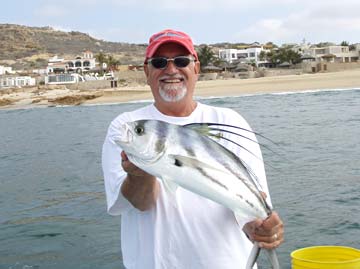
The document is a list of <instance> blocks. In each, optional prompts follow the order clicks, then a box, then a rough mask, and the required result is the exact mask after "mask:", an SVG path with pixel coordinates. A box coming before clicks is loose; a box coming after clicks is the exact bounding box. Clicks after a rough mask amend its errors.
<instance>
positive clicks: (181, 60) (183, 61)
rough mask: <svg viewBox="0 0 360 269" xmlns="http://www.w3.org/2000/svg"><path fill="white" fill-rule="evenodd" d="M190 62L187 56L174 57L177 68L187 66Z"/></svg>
mask: <svg viewBox="0 0 360 269" xmlns="http://www.w3.org/2000/svg"><path fill="white" fill-rule="evenodd" d="M189 63H190V58H189V57H175V59H174V64H175V65H176V66H177V67H179V68H184V67H187V66H188V65H189Z"/></svg>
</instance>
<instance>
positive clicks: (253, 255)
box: [245, 242, 260, 269]
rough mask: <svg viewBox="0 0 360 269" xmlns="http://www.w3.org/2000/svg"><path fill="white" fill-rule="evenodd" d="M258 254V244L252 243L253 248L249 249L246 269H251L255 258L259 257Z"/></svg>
mask: <svg viewBox="0 0 360 269" xmlns="http://www.w3.org/2000/svg"><path fill="white" fill-rule="evenodd" d="M259 254H260V247H259V244H258V243H257V242H255V243H254V246H253V247H252V249H251V252H250V255H249V258H248V260H247V263H246V267H245V268H246V269H252V268H253V267H254V265H255V263H256V260H257V258H258V257H259Z"/></svg>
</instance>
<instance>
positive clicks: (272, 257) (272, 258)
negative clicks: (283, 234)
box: [266, 249, 280, 269]
mask: <svg viewBox="0 0 360 269" xmlns="http://www.w3.org/2000/svg"><path fill="white" fill-rule="evenodd" d="M266 254H267V255H268V257H269V260H270V263H271V266H272V268H273V269H280V265H279V260H278V257H277V255H276V251H275V249H267V250H266Z"/></svg>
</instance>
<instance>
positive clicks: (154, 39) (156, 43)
mask: <svg viewBox="0 0 360 269" xmlns="http://www.w3.org/2000/svg"><path fill="white" fill-rule="evenodd" d="M171 42H173V43H178V44H180V45H181V46H183V47H185V48H186V49H187V50H188V51H189V52H190V54H192V55H193V56H194V57H195V59H196V60H199V58H198V55H197V53H196V50H195V48H194V45H193V43H192V40H191V38H190V36H188V35H187V34H185V33H183V32H180V31H175V30H171V29H166V30H163V31H161V32H159V33H156V34H153V35H152V36H151V37H150V39H149V45H148V47H147V48H146V53H145V62H146V60H147V59H149V58H151V57H153V56H154V54H155V52H156V50H157V49H158V48H159V47H160V46H161V45H162V44H165V43H171Z"/></svg>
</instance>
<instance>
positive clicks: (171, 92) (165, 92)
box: [159, 83, 187, 102]
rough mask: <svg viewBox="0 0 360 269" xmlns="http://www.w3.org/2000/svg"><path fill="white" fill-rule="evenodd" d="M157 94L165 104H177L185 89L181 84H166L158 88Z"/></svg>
mask: <svg viewBox="0 0 360 269" xmlns="http://www.w3.org/2000/svg"><path fill="white" fill-rule="evenodd" d="M159 93H160V96H161V98H162V99H163V100H164V101H165V102H178V101H180V100H181V99H183V98H184V97H185V95H186V93H187V88H186V86H185V85H183V84H181V85H179V84H175V85H173V84H172V83H167V84H165V85H163V86H160V87H159Z"/></svg>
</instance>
